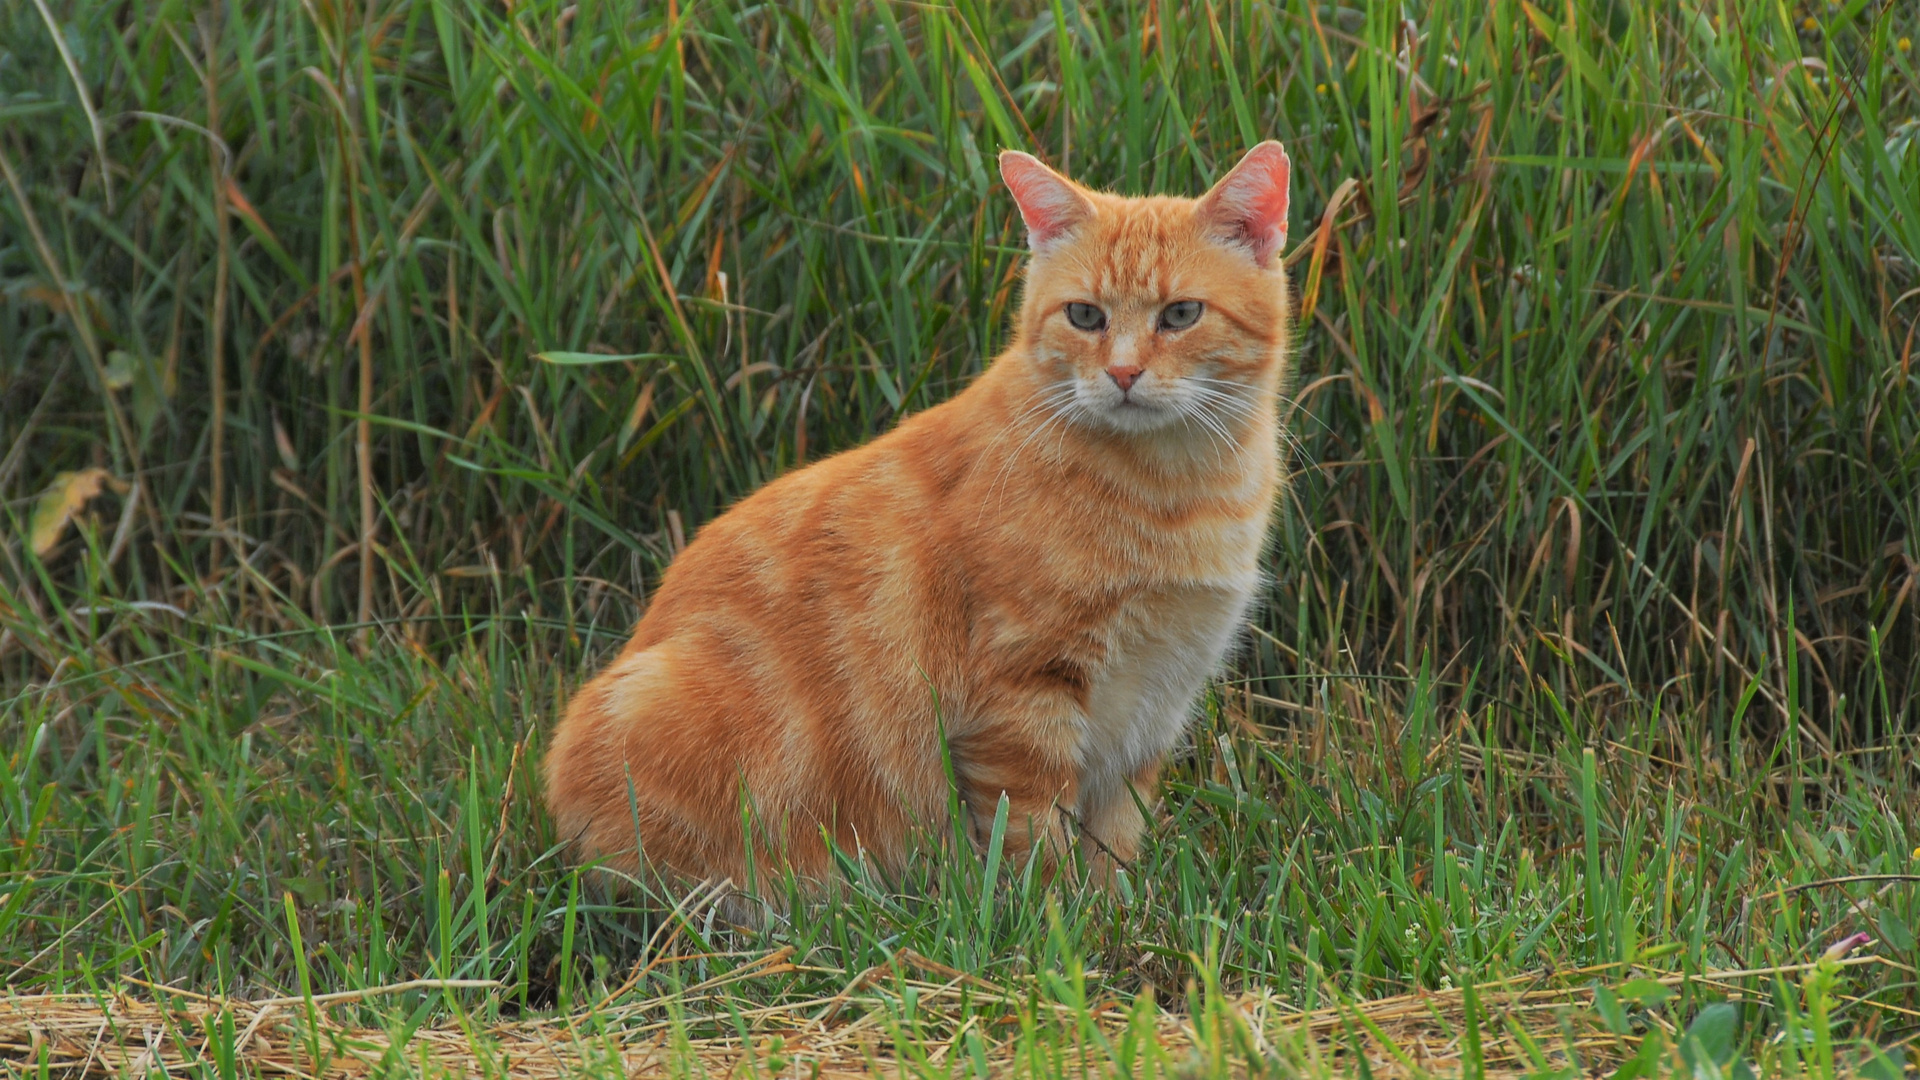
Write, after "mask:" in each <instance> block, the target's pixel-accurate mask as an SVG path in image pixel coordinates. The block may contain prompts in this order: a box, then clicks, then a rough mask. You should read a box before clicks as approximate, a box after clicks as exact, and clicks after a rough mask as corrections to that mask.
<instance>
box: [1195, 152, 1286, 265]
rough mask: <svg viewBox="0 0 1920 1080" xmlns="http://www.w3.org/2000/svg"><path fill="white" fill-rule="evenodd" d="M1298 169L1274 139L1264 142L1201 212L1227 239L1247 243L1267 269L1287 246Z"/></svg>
mask: <svg viewBox="0 0 1920 1080" xmlns="http://www.w3.org/2000/svg"><path fill="white" fill-rule="evenodd" d="M1292 171H1293V165H1292V163H1291V162H1290V161H1288V160H1287V152H1286V150H1285V149H1284V148H1282V147H1281V145H1280V144H1279V143H1277V142H1274V141H1272V140H1268V141H1267V142H1263V143H1261V144H1260V145H1259V146H1256V147H1254V148H1253V149H1251V150H1249V151H1247V156H1246V157H1243V158H1241V159H1240V164H1238V165H1235V166H1234V167H1233V171H1232V172H1230V173H1228V174H1227V175H1225V176H1223V177H1221V178H1220V182H1219V183H1217V184H1215V185H1213V190H1212V191H1209V192H1207V193H1206V194H1205V195H1204V196H1202V197H1201V199H1200V212H1201V214H1203V215H1205V216H1206V217H1207V219H1208V220H1209V221H1210V223H1211V224H1212V225H1213V227H1214V228H1215V229H1216V230H1217V231H1218V232H1219V233H1220V235H1221V237H1222V238H1223V239H1226V240H1229V241H1232V242H1234V243H1238V244H1242V245H1244V246H1245V247H1246V248H1247V250H1248V252H1249V253H1250V254H1252V256H1253V261H1254V262H1256V263H1258V264H1259V265H1260V266H1262V267H1265V266H1266V265H1267V264H1268V263H1269V262H1271V261H1272V259H1273V256H1274V253H1275V252H1277V251H1279V250H1280V249H1281V248H1283V247H1285V246H1286V244H1287V200H1288V197H1289V196H1290V195H1291V194H1292V190H1293V186H1292Z"/></svg>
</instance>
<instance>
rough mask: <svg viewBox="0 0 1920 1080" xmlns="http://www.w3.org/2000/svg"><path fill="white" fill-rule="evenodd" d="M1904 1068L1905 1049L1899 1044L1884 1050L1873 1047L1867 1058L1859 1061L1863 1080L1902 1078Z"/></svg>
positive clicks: (1896, 1079)
mask: <svg viewBox="0 0 1920 1080" xmlns="http://www.w3.org/2000/svg"><path fill="white" fill-rule="evenodd" d="M1906 1069H1907V1051H1906V1049H1905V1048H1904V1047H1899V1046H1894V1047H1889V1048H1888V1049H1885V1050H1881V1049H1880V1048H1878V1047H1875V1048H1874V1049H1873V1051H1872V1053H1871V1055H1870V1056H1869V1057H1868V1058H1867V1060H1865V1061H1863V1062H1861V1063H1860V1075H1861V1077H1863V1078H1864V1080H1904V1078H1905V1076H1906Z"/></svg>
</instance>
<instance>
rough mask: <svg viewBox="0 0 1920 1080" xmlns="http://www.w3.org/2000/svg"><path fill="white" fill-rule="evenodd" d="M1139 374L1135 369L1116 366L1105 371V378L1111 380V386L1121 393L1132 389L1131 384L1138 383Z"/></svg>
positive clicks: (1139, 371) (1137, 369)
mask: <svg viewBox="0 0 1920 1080" xmlns="http://www.w3.org/2000/svg"><path fill="white" fill-rule="evenodd" d="M1141 374H1142V372H1141V370H1140V369H1139V368H1137V367H1117V366H1116V367H1110V368H1108V369H1107V378H1109V379H1112V380H1113V385H1115V386H1117V387H1119V388H1120V390H1121V392H1122V393H1125V392H1126V391H1128V390H1131V389H1133V384H1134V383H1137V382H1139V381H1140V376H1141Z"/></svg>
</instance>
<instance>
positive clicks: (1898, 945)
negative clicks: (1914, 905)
mask: <svg viewBox="0 0 1920 1080" xmlns="http://www.w3.org/2000/svg"><path fill="white" fill-rule="evenodd" d="M1880 940H1882V941H1884V942H1886V943H1887V944H1888V945H1889V946H1890V947H1892V949H1893V950H1894V951H1895V952H1911V951H1912V950H1913V928H1912V927H1910V926H1908V925H1907V920H1905V919H1903V918H1901V917H1900V913H1899V912H1897V911H1895V910H1893V909H1892V908H1887V909H1886V910H1884V911H1882V912H1881V913H1880Z"/></svg>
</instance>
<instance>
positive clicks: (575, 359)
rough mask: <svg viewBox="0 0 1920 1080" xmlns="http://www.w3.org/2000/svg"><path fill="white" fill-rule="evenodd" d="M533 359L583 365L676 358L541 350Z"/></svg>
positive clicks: (637, 354)
mask: <svg viewBox="0 0 1920 1080" xmlns="http://www.w3.org/2000/svg"><path fill="white" fill-rule="evenodd" d="M533 358H534V359H535V360H545V361H546V362H547V363H549V364H560V365H563V366H567V367H585V366H587V365H590V364H624V363H626V362H628V361H630V360H678V359H679V357H678V356H675V355H674V354H673V353H656V352H636V353H621V354H619V355H618V356H609V355H607V354H605V353H591V352H543V353H534V354H533Z"/></svg>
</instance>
